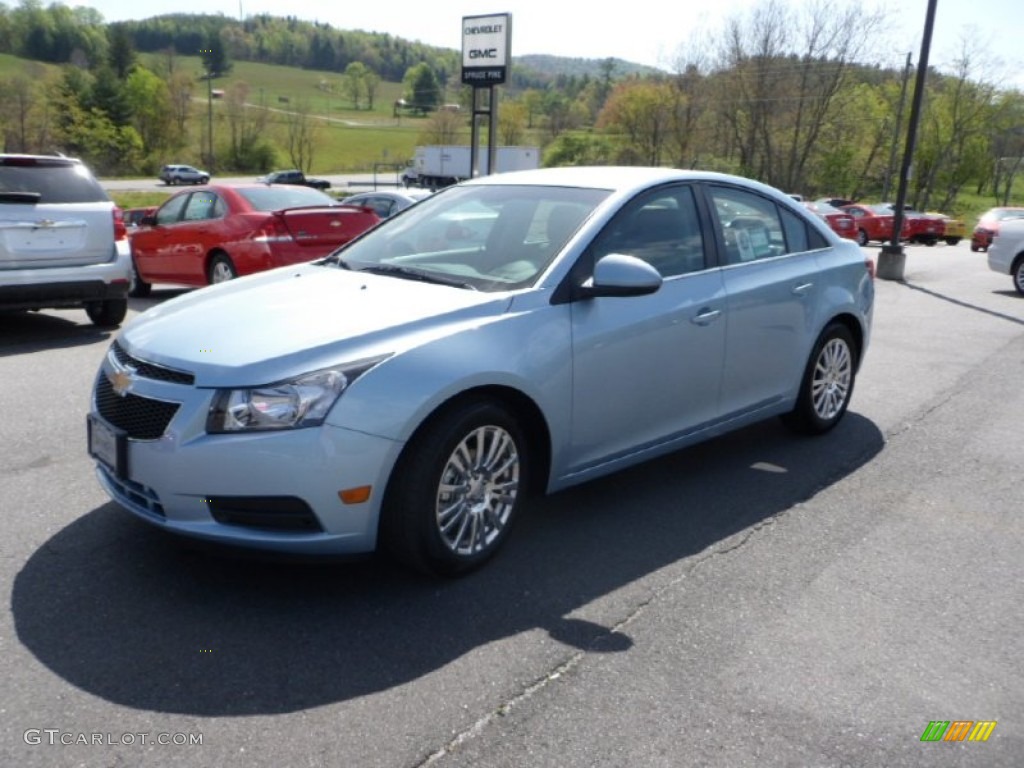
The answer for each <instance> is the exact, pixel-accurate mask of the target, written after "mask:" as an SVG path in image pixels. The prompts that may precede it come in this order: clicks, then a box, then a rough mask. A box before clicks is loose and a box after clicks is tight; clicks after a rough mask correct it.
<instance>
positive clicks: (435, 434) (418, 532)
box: [380, 399, 530, 576]
mask: <svg viewBox="0 0 1024 768" xmlns="http://www.w3.org/2000/svg"><path fill="white" fill-rule="evenodd" d="M529 468H530V462H529V457H528V454H527V443H526V439H525V437H524V435H523V432H522V430H521V429H520V427H519V424H518V423H517V422H516V420H515V418H514V417H513V416H512V415H511V414H510V413H509V412H508V411H507V410H506V409H505V408H504V407H503V406H502V405H500V404H499V403H497V402H494V401H492V400H489V399H472V400H466V401H463V402H459V403H456V404H454V405H453V406H451V407H449V408H447V409H445V410H442V411H441V412H440V413H438V414H436V415H435V416H433V417H431V420H430V421H428V422H427V423H426V424H425V426H424V427H423V428H421V429H420V431H419V432H418V433H417V434H416V435H415V436H414V438H413V439H412V441H410V443H409V445H407V446H406V448H405V451H404V452H403V454H402V457H401V459H400V460H399V462H398V463H397V465H396V466H395V468H394V471H393V472H392V475H391V480H390V482H389V484H388V488H387V492H386V494H385V498H384V505H383V509H382V513H381V524H380V538H381V544H382V546H383V548H384V549H385V550H387V551H388V552H389V553H390V554H391V555H392V556H394V557H395V558H397V559H398V560H399V561H401V562H402V563H404V564H406V565H408V566H411V567H413V568H415V569H417V570H420V571H424V572H426V573H431V574H436V575H447V576H452V575H456V574H461V573H467V572H469V571H471V570H473V569H475V568H478V567H480V566H481V565H483V564H484V563H485V562H486V561H487V560H489V559H490V558H491V557H492V556H493V555H494V554H495V553H496V552H497V551H498V549H499V548H500V547H501V545H502V544H503V543H504V541H505V538H506V537H507V536H508V533H509V530H510V529H511V527H512V524H513V522H514V521H515V518H516V515H517V513H518V512H519V509H520V507H521V504H522V499H523V497H524V495H525V491H526V489H527V488H528V487H529V485H528V484H529Z"/></svg>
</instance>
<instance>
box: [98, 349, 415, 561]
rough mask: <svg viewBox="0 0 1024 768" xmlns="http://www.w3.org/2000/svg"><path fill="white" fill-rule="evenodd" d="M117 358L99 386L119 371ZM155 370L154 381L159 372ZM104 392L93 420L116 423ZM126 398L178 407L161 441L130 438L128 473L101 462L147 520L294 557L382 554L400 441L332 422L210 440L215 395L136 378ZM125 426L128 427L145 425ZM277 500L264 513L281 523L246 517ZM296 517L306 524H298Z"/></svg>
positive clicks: (119, 498) (113, 491)
mask: <svg viewBox="0 0 1024 768" xmlns="http://www.w3.org/2000/svg"><path fill="white" fill-rule="evenodd" d="M111 356H112V355H110V354H108V356H107V358H106V360H105V361H104V364H103V368H102V369H101V371H100V374H99V376H98V377H97V385H102V384H103V380H104V379H105V378H108V374H111V375H113V373H114V370H115V369H114V365H113V363H112V362H111ZM146 372H147V373H149V374H152V373H153V370H152V367H150V369H148V370H146ZM96 391H97V390H95V389H94V396H93V403H92V413H91V418H93V419H96V418H99V419H101V420H102V422H103V423H104V424H110V422H109V421H108V420H107V419H106V418H104V416H103V411H104V410H106V411H107V412H108V415H109V414H110V410H109V407H107V406H99V405H98V401H102V400H103V397H109V395H104V396H100V397H97V395H96ZM126 395H127V397H132V398H137V400H133V401H132V403H133V404H134V406H133V407H135V406H138V403H139V400H143V401H148V402H154V403H156V404H157V405H158V406H159V407H161V408H164V409H166V408H168V407H171V408H173V405H175V404H177V408H176V409H175V410H174V412H173V416H171V418H170V421H169V422H168V423H167V426H166V428H165V429H164V430H163V431H162V433H161V434H160V436H159V437H157V438H155V439H138V438H131V437H128V438H127V439H125V440H124V450H123V455H124V461H123V465H122V466H121V467H120V469H121V472H120V475H119V474H118V472H117V471H116V470H115V469H114V467H113V466H111V465H109V464H107V463H105V462H104V461H101V460H99V459H97V461H96V476H97V478H98V480H99V482H100V485H101V486H102V487H103V489H104V490H105V491H106V492H107V493H108V495H110V497H111V498H112V499H114V500H115V501H116V502H117V503H118V504H120V505H121V506H123V507H124V508H125V509H127V510H129V511H131V512H133V513H134V514H135V515H137V516H138V517H140V518H142V519H143V520H145V521H147V522H149V523H151V524H154V525H157V526H159V527H161V528H164V529H165V530H168V531H171V532H174V533H178V534H181V535H185V536H190V537H193V538H200V539H205V540H208V541H214V542H221V543H224V544H230V545H234V546H242V547H249V548H256V549H265V550H274V551H279V552H285V553H294V554H309V555H327V554H354V553H362V552H369V551H372V550H373V549H374V548H375V547H376V540H377V522H378V517H379V513H380V503H381V500H382V497H383V494H384V490H385V486H386V483H387V479H388V477H389V475H390V472H391V468H392V466H393V465H394V463H395V461H396V460H397V458H398V455H399V452H400V451H401V448H402V444H401V443H398V442H396V441H393V440H388V439H385V438H380V437H376V436H373V435H367V434H364V433H361V432H355V431H352V430H348V429H344V428H340V427H333V426H330V425H326V424H325V425H323V426H320V427H311V428H306V429H295V430H282V431H275V432H254V433H241V434H227V435H223V434H218V435H209V434H206V431H205V423H206V415H207V412H208V410H209V407H210V404H211V402H212V399H213V396H214V391H213V390H209V389H199V388H196V387H194V386H191V385H188V384H182V383H178V382H176V381H166V380H164V381H161V380H157V379H153V378H147V377H143V376H136V377H134V378H133V381H132V384H131V390H130V393H126ZM115 396H117V395H115ZM117 397H119V396H117ZM144 406H145V404H144V403H143V407H144ZM131 418H133V419H134V418H135V417H134V416H132V417H131ZM117 420H121V421H122V426H128V427H129V429H132V428H134V427H133V426H132V425H133V424H135V423H141V422H134V421H133V422H130V423H129V422H125V421H124V420H123V419H120V417H118V419H117ZM366 485H369V486H372V492H371V494H370V497H369V499H368V500H367V501H365V502H363V503H357V504H344V503H342V501H341V499H340V497H339V495H338V494H339V492H340V491H341V490H344V489H347V488H355V487H360V486H366ZM268 499H269V500H275V499H277V500H281V508H280V509H278V510H271V509H262V508H261V509H260V510H259V511H260V513H261V514H262V513H263V512H266V513H267V516H266V517H265V518H264V519H265V520H268V521H269V520H273V524H269V523H268V524H267V525H261V524H260V523H259V522H258V520H259V518H260V515H258V514H256V515H254V514H245V513H239V510H240V509H242V510H244V509H245V508H249V509H250V510H251V509H252V508H253V507H254V506H255V507H266V506H267V504H268V503H269V502H268V501H267V500H268ZM299 509H305V510H307V511H308V513H309V514H307V515H305V516H304V515H303V514H300V513H299V512H298V510H299ZM225 510H227V513H225ZM293 512H294V513H295V517H293V518H289V515H290V514H291V513H293ZM289 519H293V520H297V521H299V522H300V523H301V524H296V525H289V524H288V521H289Z"/></svg>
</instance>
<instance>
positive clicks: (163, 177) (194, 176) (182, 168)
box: [160, 165, 210, 186]
mask: <svg viewBox="0 0 1024 768" xmlns="http://www.w3.org/2000/svg"><path fill="white" fill-rule="evenodd" d="M160 181H162V182H163V183H164V184H167V185H168V186H170V185H172V184H209V183H210V174H208V173H207V172H206V171H201V170H199V169H198V168H193V167H192V166H191V165H165V166H164V167H163V168H161V169H160Z"/></svg>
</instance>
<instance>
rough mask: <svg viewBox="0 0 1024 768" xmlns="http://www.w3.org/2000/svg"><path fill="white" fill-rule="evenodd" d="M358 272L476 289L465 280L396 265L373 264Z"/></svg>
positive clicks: (361, 268)
mask: <svg viewBox="0 0 1024 768" xmlns="http://www.w3.org/2000/svg"><path fill="white" fill-rule="evenodd" d="M358 271H359V272H370V273H371V274H374V275H393V276H394V277H402V278H405V279H406V280H419V281H421V282H424V283H436V284H437V285H451V286H454V287H456V288H468V289H469V290H471V291H475V290H476V289H477V288H476V286H475V285H472V284H471V283H467V282H466V281H465V280H459V279H458V278H457V277H447V276H445V275H439V274H437V273H436V272H426V271H424V270H422V269H416V268H415V267H400V266H398V265H397V264H374V265H372V266H369V267H360V268H359V270H358Z"/></svg>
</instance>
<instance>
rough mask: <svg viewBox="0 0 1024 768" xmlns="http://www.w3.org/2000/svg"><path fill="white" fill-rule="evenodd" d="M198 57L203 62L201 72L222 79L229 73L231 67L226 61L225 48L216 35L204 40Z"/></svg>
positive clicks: (228, 61)
mask: <svg viewBox="0 0 1024 768" xmlns="http://www.w3.org/2000/svg"><path fill="white" fill-rule="evenodd" d="M199 57H200V58H201V59H202V61H203V71H204V72H206V73H207V74H210V75H212V76H213V77H222V76H224V75H226V74H228V73H229V72H231V67H232V65H231V61H230V60H229V59H228V51H227V48H226V47H225V46H224V44H223V43H222V42H221V39H220V35H218V34H210V35H209V36H208V37H207V38H206V41H205V42H204V43H203V47H202V48H200V50H199Z"/></svg>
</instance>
